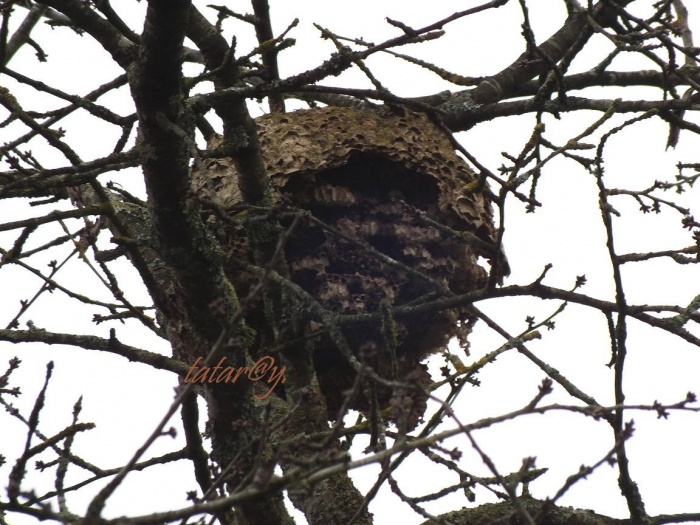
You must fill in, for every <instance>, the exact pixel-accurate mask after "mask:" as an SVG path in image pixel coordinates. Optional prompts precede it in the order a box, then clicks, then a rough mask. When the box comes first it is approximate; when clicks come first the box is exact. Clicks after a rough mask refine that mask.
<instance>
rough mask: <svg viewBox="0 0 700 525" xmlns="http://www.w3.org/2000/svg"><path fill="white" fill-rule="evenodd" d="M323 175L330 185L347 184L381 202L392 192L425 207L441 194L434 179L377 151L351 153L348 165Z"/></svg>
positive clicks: (366, 196)
mask: <svg viewBox="0 0 700 525" xmlns="http://www.w3.org/2000/svg"><path fill="white" fill-rule="evenodd" d="M322 176H323V178H324V179H325V180H326V181H327V182H329V183H331V184H335V185H338V186H345V187H346V188H349V189H350V190H353V191H355V192H357V193H358V194H359V195H362V197H364V198H365V199H370V200H376V201H378V202H387V201H388V200H389V198H390V192H400V193H401V194H402V198H403V199H404V200H405V201H406V202H408V203H409V204H413V205H416V206H418V207H425V206H427V205H428V204H430V203H431V202H436V201H437V196H438V188H437V184H436V182H435V181H434V180H433V179H432V178H430V177H428V176H426V175H423V174H421V173H417V172H416V171H412V170H408V169H406V168H405V167H404V166H402V165H401V164H398V163H396V162H394V161H392V160H390V159H388V158H386V157H384V156H382V155H379V154H376V153H375V154H369V153H362V154H355V155H352V156H351V157H350V158H349V159H348V162H347V163H346V164H344V165H343V166H340V167H338V168H335V169H333V170H328V171H327V172H325V173H324V174H323V175H322ZM421 205H422V206H421Z"/></svg>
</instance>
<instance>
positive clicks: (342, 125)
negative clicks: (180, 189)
mask: <svg viewBox="0 0 700 525" xmlns="http://www.w3.org/2000/svg"><path fill="white" fill-rule="evenodd" d="M257 125H258V136H259V140H260V146H261V149H262V154H263V158H264V160H265V164H266V168H267V172H268V174H269V175H270V178H271V181H272V184H273V186H274V188H275V192H276V197H277V198H278V199H279V200H280V201H281V202H284V203H288V204H289V205H290V206H291V207H293V208H297V209H304V210H308V211H309V212H311V214H313V216H314V217H315V218H317V219H319V220H320V221H322V222H323V223H325V224H326V225H328V226H330V227H331V228H332V229H334V230H336V231H337V232H340V233H341V234H342V235H338V234H337V233H335V232H333V231H331V230H329V229H324V228H322V227H321V226H319V225H318V224H315V223H312V222H310V221H304V222H303V223H302V225H301V226H299V227H298V228H297V230H296V231H295V233H294V234H293V235H292V236H291V237H290V239H289V242H288V244H287V245H286V247H285V251H286V258H287V262H288V264H289V268H290V271H291V277H292V280H293V281H294V282H295V283H297V284H298V285H300V286H301V287H303V288H304V289H305V290H306V291H307V292H309V293H310V294H311V295H313V297H315V298H316V300H317V301H318V302H319V303H320V304H321V305H322V306H323V307H324V308H326V309H328V310H330V311H332V312H335V313H338V314H356V313H371V312H378V311H379V310H380V306H381V305H382V304H385V305H389V306H396V305H408V304H416V303H417V302H419V301H421V298H422V297H424V296H425V295H426V294H428V293H431V292H435V291H436V287H435V285H434V284H432V285H431V284H430V283H427V282H425V280H421V279H420V278H418V277H416V276H415V275H412V274H411V272H409V271H407V270H405V269H402V268H400V267H398V266H397V265H392V264H388V263H386V262H384V261H382V260H380V258H378V257H377V256H376V253H375V254H373V253H371V251H372V250H367V249H363V247H364V248H371V249H373V250H375V251H376V252H381V253H382V254H385V255H386V256H389V257H391V258H392V259H394V260H396V261H399V262H401V263H403V264H404V265H406V266H408V267H410V268H412V269H414V270H417V271H419V272H422V273H424V274H425V275H427V276H429V277H430V278H431V279H432V280H433V281H434V282H436V283H439V285H440V286H442V287H444V288H445V289H449V290H451V291H452V292H455V293H463V292H467V291H470V290H473V289H475V288H478V287H481V286H483V285H484V284H485V283H486V278H487V274H486V271H485V270H484V269H483V268H482V267H481V266H479V265H478V264H477V257H478V256H479V255H481V256H484V257H487V258H489V259H492V260H493V259H494V255H495V253H496V252H495V249H491V250H485V249H484V245H482V246H481V248H479V247H476V246H474V245H470V244H469V243H467V242H465V241H464V240H462V239H459V238H456V237H455V236H454V235H450V233H448V230H446V229H443V228H438V227H435V226H433V225H431V224H430V221H429V220H426V218H427V219H430V220H432V221H435V222H437V223H439V224H441V225H443V226H444V227H446V228H449V229H451V230H455V231H461V232H469V233H471V234H473V235H475V236H476V237H478V238H479V239H480V240H481V241H485V242H486V243H488V244H489V245H490V246H495V244H496V243H495V236H496V235H495V228H494V225H493V219H492V210H491V205H490V203H489V202H488V201H487V200H486V198H485V197H484V195H483V194H482V193H480V192H477V191H475V190H474V188H475V187H479V185H478V184H474V183H475V182H476V176H475V175H474V173H473V172H472V171H471V170H470V169H469V167H468V166H467V165H466V164H465V162H464V161H463V160H462V159H461V158H459V157H458V156H457V155H456V153H455V151H454V149H453V146H452V144H451V142H450V140H449V138H448V136H447V135H446V134H445V133H444V132H443V131H442V130H441V129H440V128H438V127H437V126H436V125H435V124H434V123H433V122H431V121H430V119H429V118H428V117H426V116H425V115H423V114H419V113H415V112H412V111H409V110H399V111H392V110H389V109H386V108H382V109H365V110H360V109H348V108H331V107H328V108H322V109H311V110H303V111H296V112H294V113H288V114H275V115H268V116H265V117H262V118H260V119H258V120H257ZM219 143H220V138H218V137H217V138H215V139H213V140H212V141H210V144H209V147H211V148H214V147H216V146H218V144H219ZM193 175H194V177H193V178H194V185H195V189H196V190H197V192H198V193H199V194H200V195H201V194H204V195H205V196H207V197H209V198H211V193H212V191H213V192H215V194H216V198H217V200H218V201H219V203H220V205H222V206H223V207H224V208H226V209H231V210H235V209H236V206H237V205H240V203H241V197H240V192H239V190H238V185H237V180H236V177H237V175H236V170H235V168H234V167H233V164H232V163H231V161H230V160H229V159H226V158H222V159H209V160H207V161H206V162H205V163H204V166H203V168H202V169H199V170H195V172H194V174H193ZM205 177H206V178H205ZM219 234H220V235H221V231H219ZM226 237H227V238H226V239H225V240H224V244H225V246H226V247H227V249H228V257H229V258H230V260H231V259H237V258H238V259H240V258H242V257H244V258H245V257H250V255H249V253H248V249H247V240H246V237H245V231H244V229H243V228H242V227H240V228H233V227H228V230H227V231H226ZM501 267H505V262H503V263H501ZM230 278H231V280H232V282H233V284H234V286H236V287H237V288H238V289H239V290H240V289H241V288H243V289H245V288H247V287H248V285H249V284H248V283H249V281H247V279H246V278H245V276H244V275H242V274H240V273H239V272H231V274H230ZM468 327H469V316H468V314H467V312H466V310H464V309H454V310H447V311H442V312H438V313H430V314H425V315H422V316H420V317H413V318H411V319H410V321H405V322H397V323H396V328H397V339H398V351H397V354H398V357H399V361H400V367H399V369H400V375H402V376H403V377H406V376H407V375H409V374H411V373H415V370H416V369H417V367H418V363H419V362H420V360H421V359H422V358H423V357H425V356H426V355H428V354H431V353H434V352H438V351H441V350H442V349H443V348H444V347H445V346H446V344H447V342H448V340H449V339H450V338H451V337H454V336H457V337H460V338H461V339H464V338H465V337H466V335H467V332H468ZM379 334H380V332H379V330H378V329H372V328H367V329H366V330H364V329H363V330H358V329H353V330H347V331H346V332H345V335H346V337H347V338H348V340H349V342H350V344H351V346H352V347H353V350H354V351H355V352H358V353H359V352H360V350H361V348H363V347H364V348H374V349H375V353H376V352H379V353H381V352H382V350H381V346H382V345H381V336H380V335H379ZM329 344H330V345H331V346H332V344H331V343H330V341H328V340H321V341H320V342H319V343H318V345H317V350H316V355H315V359H316V364H317V370H318V372H319V379H320V381H321V385H322V389H323V390H324V393H325V394H326V396H327V398H329V399H328V401H329V408H330V409H331V410H332V409H333V408H335V407H337V406H339V404H340V399H341V396H340V391H341V387H343V388H345V387H347V386H349V385H350V384H351V381H352V374H350V373H347V370H348V369H347V366H346V365H345V364H344V363H343V362H342V358H341V357H340V356H339V354H338V353H337V351H335V350H334V349H333V348H328V345H329ZM263 351H264V349H263ZM384 361H388V359H387V360H384ZM343 370H345V372H343ZM388 370H389V368H387V369H386V370H382V367H381V366H380V367H379V371H380V373H382V374H383V375H387V376H388V375H389V374H388ZM421 370H422V369H421ZM399 379H401V378H399ZM413 380H414V381H415V378H413Z"/></svg>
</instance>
